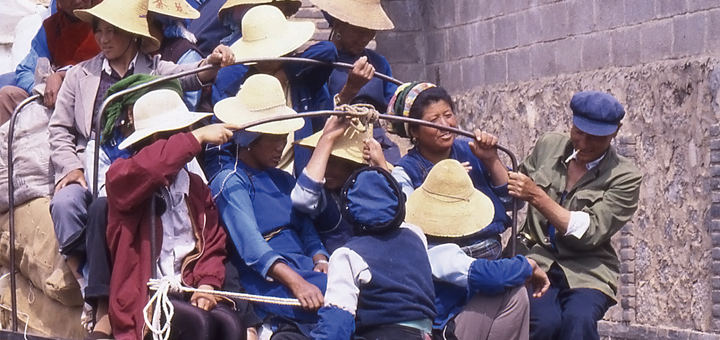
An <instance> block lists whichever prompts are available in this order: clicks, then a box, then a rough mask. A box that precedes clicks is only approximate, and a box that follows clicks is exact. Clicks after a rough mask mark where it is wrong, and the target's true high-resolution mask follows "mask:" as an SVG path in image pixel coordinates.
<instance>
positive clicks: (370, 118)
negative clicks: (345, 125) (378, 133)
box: [335, 103, 380, 138]
mask: <svg viewBox="0 0 720 340" xmlns="http://www.w3.org/2000/svg"><path fill="white" fill-rule="evenodd" d="M335 110H336V111H342V112H346V113H348V115H349V116H350V117H351V118H350V119H351V120H350V124H351V125H352V127H354V128H355V130H357V131H358V132H360V133H365V134H366V137H369V138H371V137H372V131H373V122H375V121H376V120H378V119H379V118H380V112H378V111H377V110H375V107H374V106H372V105H370V104H363V103H360V104H353V105H349V104H342V105H340V106H337V107H335ZM361 124H362V126H361Z"/></svg>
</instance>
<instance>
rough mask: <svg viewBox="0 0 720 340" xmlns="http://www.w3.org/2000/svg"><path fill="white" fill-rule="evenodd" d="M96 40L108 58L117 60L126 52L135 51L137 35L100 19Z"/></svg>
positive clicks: (96, 30)
mask: <svg viewBox="0 0 720 340" xmlns="http://www.w3.org/2000/svg"><path fill="white" fill-rule="evenodd" d="M94 33H95V41H96V42H97V44H98V46H100V50H102V53H103V55H105V58H107V59H108V60H115V59H117V58H120V57H121V56H123V55H124V54H126V53H133V54H134V53H135V51H136V50H135V48H134V47H133V46H135V41H136V39H135V36H134V35H133V34H131V33H128V32H125V31H123V30H121V29H119V28H117V27H115V26H113V25H111V24H109V23H107V22H106V21H103V20H99V21H98V24H97V28H96V29H95V32H94Z"/></svg>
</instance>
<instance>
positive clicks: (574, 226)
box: [565, 211, 590, 239]
mask: <svg viewBox="0 0 720 340" xmlns="http://www.w3.org/2000/svg"><path fill="white" fill-rule="evenodd" d="M589 227H590V215H589V214H588V213H586V212H584V211H571V212H570V222H568V228H567V231H566V232H565V235H572V236H575V238H577V239H581V238H582V237H583V235H585V232H586V231H587V230H588V228H589Z"/></svg>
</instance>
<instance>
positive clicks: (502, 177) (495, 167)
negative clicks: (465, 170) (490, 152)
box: [483, 157, 509, 187]
mask: <svg viewBox="0 0 720 340" xmlns="http://www.w3.org/2000/svg"><path fill="white" fill-rule="evenodd" d="M483 164H484V165H485V168H487V170H488V172H489V174H490V180H491V181H492V184H493V185H494V186H496V187H499V186H502V185H505V184H507V182H508V178H509V177H508V169H507V167H506V166H505V164H503V163H502V161H500V158H499V157H496V158H495V159H494V160H492V161H488V162H483Z"/></svg>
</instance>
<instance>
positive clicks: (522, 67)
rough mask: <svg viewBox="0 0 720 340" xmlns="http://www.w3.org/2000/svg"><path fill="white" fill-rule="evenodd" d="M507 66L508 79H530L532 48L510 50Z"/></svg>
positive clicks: (513, 80) (512, 80) (511, 80)
mask: <svg viewBox="0 0 720 340" xmlns="http://www.w3.org/2000/svg"><path fill="white" fill-rule="evenodd" d="M507 68H508V81H510V82H518V81H525V80H529V79H530V78H531V77H532V68H531V64H530V49H529V48H520V49H514V50H512V51H509V52H508V54H507ZM478 85H480V84H478Z"/></svg>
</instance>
